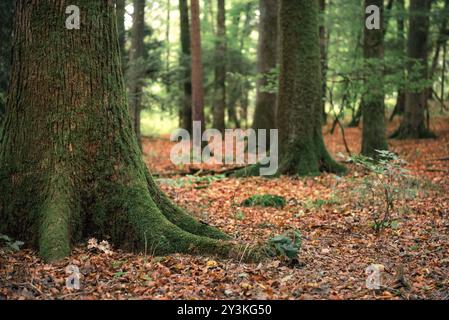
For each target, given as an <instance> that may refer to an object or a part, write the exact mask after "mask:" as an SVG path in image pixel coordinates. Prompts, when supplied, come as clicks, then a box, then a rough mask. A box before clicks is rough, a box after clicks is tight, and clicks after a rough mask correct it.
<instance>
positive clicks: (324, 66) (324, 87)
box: [319, 0, 329, 124]
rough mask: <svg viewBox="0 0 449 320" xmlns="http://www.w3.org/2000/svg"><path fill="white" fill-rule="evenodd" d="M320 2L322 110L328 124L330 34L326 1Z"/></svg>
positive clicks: (324, 121)
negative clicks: (327, 28) (327, 26)
mask: <svg viewBox="0 0 449 320" xmlns="http://www.w3.org/2000/svg"><path fill="white" fill-rule="evenodd" d="M319 1H320V15H321V22H320V56H321V81H322V89H321V93H322V101H321V109H322V113H323V124H325V123H326V119H327V115H326V91H327V67H328V65H327V46H328V44H329V38H328V36H329V35H328V32H327V30H326V19H325V15H326V0H319Z"/></svg>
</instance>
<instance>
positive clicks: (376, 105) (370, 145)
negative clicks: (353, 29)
mask: <svg viewBox="0 0 449 320" xmlns="http://www.w3.org/2000/svg"><path fill="white" fill-rule="evenodd" d="M372 5H375V6H377V7H378V8H379V9H380V24H381V27H380V29H368V28H367V27H365V25H364V26H363V28H364V40H363V56H364V59H365V66H364V67H365V92H364V95H363V97H362V117H363V134H362V154H363V155H365V156H369V157H376V156H377V155H378V153H377V152H376V150H387V149H388V143H387V138H386V133H385V101H384V100H385V93H384V85H383V78H384V74H383V73H384V72H383V70H384V69H383V67H382V66H383V58H384V29H383V28H384V20H383V16H384V4H383V0H365V7H366V8H367V7H369V6H372Z"/></svg>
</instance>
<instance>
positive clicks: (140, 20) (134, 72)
mask: <svg viewBox="0 0 449 320" xmlns="http://www.w3.org/2000/svg"><path fill="white" fill-rule="evenodd" d="M133 4H134V12H133V26H132V31H131V34H132V37H131V48H130V52H129V67H128V76H127V80H128V97H129V113H130V116H131V121H132V123H133V128H134V132H135V133H136V137H137V143H138V144H139V147H140V148H142V137H141V132H140V131H141V130H140V114H141V111H142V95H143V86H144V81H145V79H144V76H145V68H146V64H145V58H144V55H145V48H144V37H145V0H134V2H133Z"/></svg>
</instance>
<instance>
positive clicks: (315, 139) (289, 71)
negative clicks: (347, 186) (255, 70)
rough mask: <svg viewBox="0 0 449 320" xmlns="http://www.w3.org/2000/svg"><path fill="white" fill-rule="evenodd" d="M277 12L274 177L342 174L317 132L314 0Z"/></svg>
mask: <svg viewBox="0 0 449 320" xmlns="http://www.w3.org/2000/svg"><path fill="white" fill-rule="evenodd" d="M279 12H280V14H279V19H280V37H281V38H280V43H281V53H280V76H279V95H278V121H277V126H278V128H279V156H280V158H279V172H280V173H281V174H299V175H314V174H318V173H319V172H321V171H327V172H342V171H344V168H343V167H342V166H340V165H339V164H337V163H336V162H335V160H333V159H332V157H331V156H330V155H329V153H328V151H327V150H326V147H325V145H324V141H323V136H322V132H321V123H322V105H321V97H322V94H321V88H322V87H321V86H322V83H321V70H320V65H321V63H320V44H319V40H320V39H319V5H318V1H291V0H281V1H280V11H279Z"/></svg>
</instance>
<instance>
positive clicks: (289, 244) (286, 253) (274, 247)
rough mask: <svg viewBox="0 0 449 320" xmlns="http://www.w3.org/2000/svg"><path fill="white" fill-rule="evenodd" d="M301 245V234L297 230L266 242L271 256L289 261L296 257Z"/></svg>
mask: <svg viewBox="0 0 449 320" xmlns="http://www.w3.org/2000/svg"><path fill="white" fill-rule="evenodd" d="M301 245H302V236H301V233H300V232H299V231H297V230H292V231H289V232H287V233H285V234H282V235H279V236H275V237H273V238H271V239H270V240H269V241H268V246H269V248H270V250H271V251H272V252H271V255H277V256H283V257H285V258H287V259H289V260H293V259H296V258H297V257H298V253H299V250H300V249H301Z"/></svg>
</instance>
